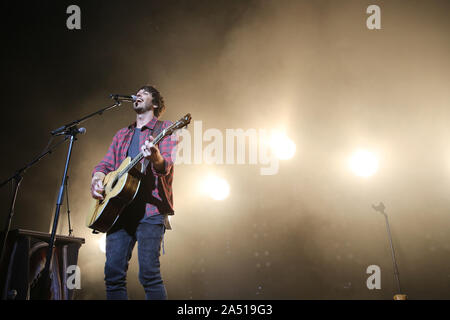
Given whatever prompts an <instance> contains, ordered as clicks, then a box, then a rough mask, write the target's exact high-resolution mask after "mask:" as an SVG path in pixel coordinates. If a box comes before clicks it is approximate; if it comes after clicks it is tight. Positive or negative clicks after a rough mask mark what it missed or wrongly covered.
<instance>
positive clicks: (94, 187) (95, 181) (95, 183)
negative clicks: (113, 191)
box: [91, 172, 105, 200]
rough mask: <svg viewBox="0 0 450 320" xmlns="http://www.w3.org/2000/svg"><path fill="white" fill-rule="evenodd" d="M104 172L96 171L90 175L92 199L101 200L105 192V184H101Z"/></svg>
mask: <svg viewBox="0 0 450 320" xmlns="http://www.w3.org/2000/svg"><path fill="white" fill-rule="evenodd" d="M104 178H105V174H104V173H103V172H96V173H95V174H94V176H93V177H92V182H91V195H92V197H93V198H94V199H97V200H103V199H104V197H103V195H104V193H105V186H104V185H103V179H104Z"/></svg>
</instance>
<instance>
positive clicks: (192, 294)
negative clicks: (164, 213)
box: [0, 0, 450, 299]
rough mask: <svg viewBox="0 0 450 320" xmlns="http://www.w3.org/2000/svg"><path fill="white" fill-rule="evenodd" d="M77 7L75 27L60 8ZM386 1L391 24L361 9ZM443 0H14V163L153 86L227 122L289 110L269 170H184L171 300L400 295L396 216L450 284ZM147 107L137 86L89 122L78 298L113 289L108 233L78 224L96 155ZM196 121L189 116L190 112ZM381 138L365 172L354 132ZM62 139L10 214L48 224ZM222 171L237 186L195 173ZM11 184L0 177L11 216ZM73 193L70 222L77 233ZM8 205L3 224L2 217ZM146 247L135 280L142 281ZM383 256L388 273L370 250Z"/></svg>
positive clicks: (426, 270) (78, 178)
mask: <svg viewBox="0 0 450 320" xmlns="http://www.w3.org/2000/svg"><path fill="white" fill-rule="evenodd" d="M71 4H77V5H78V6H80V8H81V26H82V29H81V30H68V29H67V28H66V19H67V17H68V16H69V15H68V14H66V8H67V7H68V6H69V5H71ZM370 4H378V5H379V6H380V7H381V21H382V22H381V24H382V29H381V30H373V31H371V30H368V29H367V28H366V24H365V23H366V18H367V16H368V15H367V14H366V8H367V7H368V6H369V5H370ZM449 10H450V3H449V2H448V1H406V0H405V1H375V0H374V1H363V0H360V1H339V2H338V1H324V0H321V1H256V0H255V1H244V0H241V1H236V0H231V1H230V0H227V1H225V0H213V1H211V0H209V1H202V0H189V1H167V0H166V1H123V2H118V1H117V2H112V1H76V2H72V1H70V2H69V1H30V2H27V3H22V2H21V3H17V2H13V1H2V4H1V14H2V28H1V32H2V40H3V41H2V56H3V59H2V78H3V79H2V98H1V99H2V100H1V103H2V113H3V115H2V117H1V126H0V127H1V134H0V139H1V145H2V150H3V152H2V173H1V178H0V179H1V180H4V179H7V178H8V177H9V176H11V175H12V174H13V173H14V171H15V170H17V169H18V168H20V167H22V166H23V165H25V164H26V163H27V162H28V161H30V160H31V159H32V158H34V157H35V156H36V155H38V154H39V153H40V152H41V151H42V150H43V149H44V148H45V146H46V144H47V142H48V140H49V138H50V135H49V132H50V131H51V130H53V129H55V128H58V127H60V126H61V125H63V124H65V123H68V122H70V121H72V120H75V119H78V118H80V117H82V116H84V115H86V114H88V113H91V112H93V111H96V110H98V109H100V108H101V107H104V106H106V105H108V104H110V103H111V101H110V100H109V99H108V95H109V94H110V93H134V92H135V91H136V90H137V88H139V87H140V86H142V85H143V84H147V83H149V84H154V85H156V86H157V87H158V88H159V89H160V91H161V92H162V93H163V95H164V97H165V100H166V104H167V111H166V113H165V114H164V116H163V119H165V120H166V119H170V120H172V121H173V120H176V119H178V118H180V117H181V116H182V115H184V114H185V113H187V112H190V113H191V114H192V116H193V120H197V121H202V122H203V130H205V129H208V128H217V129H219V130H222V131H223V132H225V129H226V128H243V129H244V130H246V129H249V128H256V129H259V128H266V129H270V128H273V127H283V128H285V129H286V131H287V133H288V134H289V136H290V138H291V139H292V140H293V141H295V143H296V145H297V151H296V154H295V157H294V158H292V159H291V160H286V161H280V170H279V172H278V174H276V175H273V176H261V175H260V174H259V167H260V166H258V165H256V166H255V165H187V164H180V165H178V166H176V168H175V172H176V173H175V174H176V176H175V181H174V192H175V208H176V215H175V217H174V219H173V220H172V223H173V225H174V230H172V231H168V232H167V233H166V237H165V249H166V254H165V255H164V256H162V259H161V262H162V272H163V277H164V280H165V282H166V287H167V290H168V294H169V298H171V299H392V296H393V294H394V293H396V292H395V291H396V289H395V284H394V278H393V275H392V272H393V270H392V261H391V256H390V251H389V243H388V238H387V234H386V229H385V224H384V220H383V217H382V216H381V215H379V214H378V213H376V212H375V211H373V210H372V208H371V204H373V203H378V202H379V201H383V202H384V203H385V204H386V206H387V213H388V214H389V217H390V223H391V230H392V233H393V240H394V245H395V247H396V250H397V258H398V265H399V269H400V274H401V280H402V285H403V288H404V292H405V293H406V294H408V296H409V297H410V298H411V299H449V298H450V290H449V289H450V268H449V267H450V254H449V253H450V252H449V251H450V235H449V227H450V218H449V209H450V206H449V201H450V196H449V190H450V165H449V163H450V151H449V143H448V141H449V138H450V129H449V128H450V127H449V120H450V111H449V107H450V105H449V104H450V93H449V92H450V91H449V90H448V88H449V87H450V76H449V72H448V70H450V68H449V67H450V63H449V61H450V43H449V40H448V39H449V38H448V34H449V32H450V22H449V19H448V12H449ZM133 120H134V113H133V111H132V110H131V107H130V106H129V105H126V104H124V105H123V106H122V107H121V108H120V109H115V110H113V111H110V112H108V113H105V114H104V115H103V116H101V117H99V116H97V117H95V118H93V119H91V120H89V121H88V122H86V123H83V126H84V127H86V129H87V133H86V135H83V136H80V137H79V139H78V141H77V142H76V145H75V148H74V153H73V157H72V160H71V167H70V179H69V200H70V209H71V213H72V224H73V227H74V232H75V235H76V236H79V237H84V238H86V244H85V245H84V246H83V247H82V248H81V250H80V258H79V265H80V268H81V275H82V289H81V290H79V291H78V292H77V295H76V297H77V298H78V299H103V298H104V297H105V294H104V283H103V266H104V259H105V258H104V254H103V253H102V252H101V251H100V250H99V248H98V244H97V242H98V240H99V239H100V235H92V234H91V233H90V230H88V229H87V228H86V227H85V226H84V219H85V215H86V211H87V210H88V208H89V201H90V196H89V184H90V174H91V171H92V168H93V167H94V166H95V165H96V164H97V162H98V161H99V160H100V159H101V157H102V156H103V155H104V153H105V152H106V149H107V147H108V146H109V143H110V141H111V138H112V136H113V135H114V133H115V132H116V131H117V130H118V129H119V128H121V127H124V126H126V125H128V124H129V123H130V122H132V121H133ZM189 130H190V132H191V133H193V129H192V127H191V128H190V129H189ZM359 147H367V148H375V149H377V150H379V152H380V154H381V159H380V169H379V172H378V173H377V174H376V175H375V176H373V177H372V178H370V179H361V178H358V177H355V176H353V174H352V173H350V172H348V170H346V167H345V166H346V159H347V157H348V155H349V154H350V153H351V152H352V151H353V150H354V149H356V148H359ZM66 150H67V144H65V145H64V147H62V146H61V147H59V148H58V150H57V151H56V152H54V153H52V154H51V155H50V156H48V157H46V158H45V159H44V160H42V161H41V162H39V164H38V165H36V166H35V167H33V168H32V169H29V170H28V171H27V172H26V174H25V177H24V180H23V183H22V185H21V189H20V192H19V196H18V199H17V205H16V213H15V216H14V219H13V223H12V224H13V225H12V228H23V229H30V230H37V231H44V232H49V231H50V227H51V222H52V219H53V214H54V210H55V203H56V195H57V192H58V187H59V184H60V181H61V178H62V172H63V166H64V160H65V155H66ZM208 172H215V173H216V174H219V175H221V176H223V177H225V178H226V179H227V180H228V182H229V184H230V187H231V193H230V196H229V198H227V199H226V200H224V201H214V200H212V199H209V198H206V197H204V196H202V195H200V194H199V193H198V192H197V191H196V190H197V189H196V188H195V186H196V185H197V183H198V182H199V181H201V179H202V178H203V176H204V174H205V173H208ZM10 190H11V187H10V186H8V185H7V186H4V187H3V189H2V191H1V193H0V200H1V204H2V212H3V213H2V217H3V216H4V217H6V215H7V212H8V208H9V201H10V197H11V192H10ZM65 212H66V206H64V207H63V208H62V212H61V218H60V225H59V226H60V228H59V229H58V231H59V232H60V233H62V234H67V232H68V231H67V215H66V213H65ZM3 220H4V219H3V218H2V223H3ZM136 258H137V257H136V251H135V252H134V256H133V258H132V260H131V264H130V270H129V280H128V283H129V296H130V298H132V299H143V298H144V293H143V289H142V288H141V286H140V284H139V282H138V280H137V272H138V267H137V259H136ZM372 264H375V265H379V266H380V267H381V270H382V288H381V290H368V289H367V287H366V279H367V277H368V275H367V274H366V272H365V271H366V268H367V267H368V266H369V265H372Z"/></svg>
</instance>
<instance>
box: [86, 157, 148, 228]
mask: <svg viewBox="0 0 450 320" xmlns="http://www.w3.org/2000/svg"><path fill="white" fill-rule="evenodd" d="M130 162H131V158H130V157H127V158H126V159H125V160H124V161H123V162H122V163H121V164H120V167H119V168H117V170H115V171H112V172H110V173H108V174H107V175H106V177H105V179H104V180H103V185H104V186H105V195H104V199H103V200H101V201H100V200H96V199H92V207H91V210H90V214H88V215H87V217H86V225H87V226H88V227H89V228H91V229H94V231H99V232H107V231H108V230H109V229H111V227H112V226H113V225H114V223H115V222H116V221H117V219H118V218H119V216H120V213H121V212H122V211H123V209H125V207H126V206H127V205H128V204H129V203H130V202H131V201H133V199H134V198H135V197H136V195H137V193H138V191H139V186H140V184H141V178H142V173H141V169H140V167H141V163H140V162H139V163H137V164H136V165H135V166H134V167H133V168H132V169H131V170H129V171H128V172H127V173H125V174H123V175H122V176H121V177H120V178H119V173H120V172H121V171H122V170H123V169H124V168H125V167H126V166H128V165H129V164H130Z"/></svg>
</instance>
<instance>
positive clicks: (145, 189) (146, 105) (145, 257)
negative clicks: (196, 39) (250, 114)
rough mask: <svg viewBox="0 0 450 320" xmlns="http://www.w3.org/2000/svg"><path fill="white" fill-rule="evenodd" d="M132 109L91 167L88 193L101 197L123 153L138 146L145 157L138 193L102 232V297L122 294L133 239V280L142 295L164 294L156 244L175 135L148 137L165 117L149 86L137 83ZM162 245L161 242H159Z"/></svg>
mask: <svg viewBox="0 0 450 320" xmlns="http://www.w3.org/2000/svg"><path fill="white" fill-rule="evenodd" d="M136 97H137V99H136V101H135V102H134V103H133V109H134V111H135V112H136V122H134V123H132V124H131V125H129V126H128V127H125V128H122V129H120V130H119V131H118V132H117V133H116V135H115V136H114V138H113V140H112V143H111V145H110V147H109V149H108V152H107V153H106V155H105V157H104V158H103V160H102V161H100V163H99V164H98V165H97V166H96V167H95V168H94V171H93V175H92V183H91V195H92V197H94V198H95V199H100V200H102V199H103V197H104V185H103V179H104V178H105V176H106V174H108V173H109V172H111V171H114V170H116V169H117V168H118V167H119V166H120V164H121V163H122V161H123V160H124V159H125V158H126V157H127V156H129V157H131V158H134V157H135V156H136V155H138V154H139V152H140V151H142V154H143V155H144V157H145V159H146V160H147V161H145V162H147V163H148V165H147V167H146V171H145V176H144V177H143V179H142V182H141V186H140V188H139V192H138V195H137V196H136V198H135V200H134V201H133V202H132V203H131V204H130V205H129V206H127V207H126V208H125V210H124V211H123V212H122V213H121V215H120V217H119V219H118V220H117V221H116V223H115V224H114V226H113V227H112V228H111V229H110V230H109V231H108V232H107V234H106V263H105V284H106V298H107V299H128V295H127V288H126V275H127V270H128V263H129V260H130V258H131V253H132V251H133V248H134V245H135V243H136V241H137V243H138V260H139V281H140V282H141V284H142V286H143V287H144V289H145V295H146V298H147V299H167V293H166V288H165V286H164V283H163V280H162V277H161V271H160V262H159V258H160V249H161V243H162V240H163V236H164V233H165V230H166V229H171V228H170V224H169V219H168V215H173V214H174V210H173V196H172V180H173V172H174V168H173V160H174V159H172V154H174V148H175V146H176V143H177V141H176V139H175V137H174V135H172V136H168V137H165V138H164V139H163V140H161V141H160V143H159V146H158V145H156V146H152V145H151V143H150V142H149V141H152V140H153V139H154V137H156V135H157V134H158V133H159V132H160V131H161V130H163V129H165V128H167V127H169V126H170V125H171V124H172V123H171V122H170V121H159V120H158V118H159V117H160V116H161V114H162V113H163V112H164V110H165V105H164V99H163V97H162V96H161V94H160V93H159V91H158V90H157V89H156V88H155V87H153V86H143V87H142V88H140V89H139V91H138V92H137V94H136ZM163 246H164V243H163Z"/></svg>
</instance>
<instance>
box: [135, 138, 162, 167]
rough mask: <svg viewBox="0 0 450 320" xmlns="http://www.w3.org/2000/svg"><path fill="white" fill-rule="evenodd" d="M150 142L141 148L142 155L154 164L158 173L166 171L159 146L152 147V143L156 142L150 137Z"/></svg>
mask: <svg viewBox="0 0 450 320" xmlns="http://www.w3.org/2000/svg"><path fill="white" fill-rule="evenodd" d="M149 140H150V141H148V140H146V141H145V143H144V145H143V146H142V147H141V151H142V155H143V156H144V157H145V158H146V159H148V160H150V162H151V163H153V167H154V168H155V170H156V171H158V172H163V171H164V158H163V156H162V155H161V152H160V151H159V148H158V145H155V146H154V145H152V143H151V141H153V140H154V138H153V137H150V139H149Z"/></svg>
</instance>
